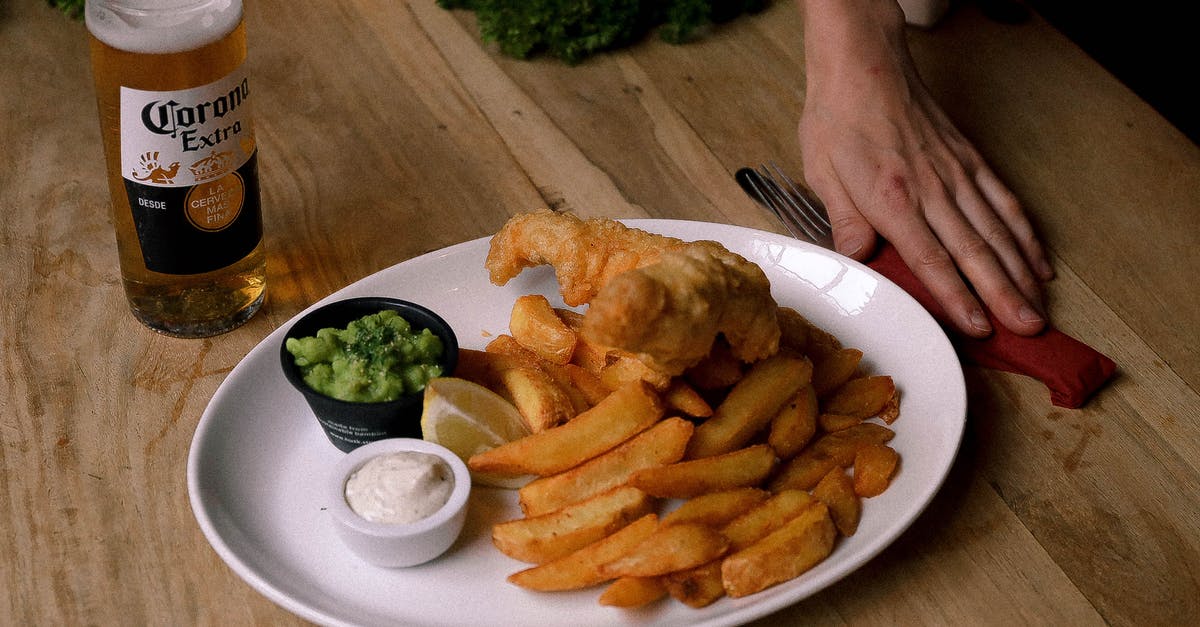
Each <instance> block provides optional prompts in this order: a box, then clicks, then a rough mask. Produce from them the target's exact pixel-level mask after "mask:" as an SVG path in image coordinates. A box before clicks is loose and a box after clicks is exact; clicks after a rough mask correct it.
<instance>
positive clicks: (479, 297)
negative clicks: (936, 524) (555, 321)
mask: <svg viewBox="0 0 1200 627" xmlns="http://www.w3.org/2000/svg"><path fill="white" fill-rule="evenodd" d="M628 224H629V225H630V226H634V227H638V228H641V229H644V230H647V231H652V232H656V233H662V234H665V235H671V236H674V237H678V238H681V239H684V240H697V239H711V240H716V241H719V242H721V243H723V244H725V246H727V247H728V248H729V249H730V250H733V251H734V252H737V253H739V254H741V255H743V256H745V257H746V258H748V259H750V260H752V261H754V262H756V263H758V264H759V265H761V266H762V268H763V270H764V271H765V272H766V273H767V276H768V277H769V278H770V279H771V284H772V286H773V290H774V294H775V297H776V299H777V300H778V301H779V302H780V304H782V305H785V306H789V307H793V308H795V309H797V310H798V311H800V312H801V313H803V314H804V315H805V316H806V317H808V318H809V319H810V320H812V321H813V322H814V323H816V324H818V325H820V326H822V327H824V328H826V329H828V330H829V331H832V332H833V333H834V334H836V335H837V336H838V337H839V338H840V339H841V340H842V342H843V344H845V345H847V346H853V347H856V348H860V349H862V350H863V352H864V353H865V357H864V361H863V363H864V366H865V367H866V368H867V369H868V371H870V372H874V373H880V374H890V375H891V376H892V377H893V378H894V379H895V382H896V385H897V387H898V388H899V390H900V391H901V394H902V397H901V398H902V402H901V417H900V420H898V421H897V422H896V423H895V424H894V425H893V427H894V428H895V430H896V437H895V439H894V440H892V442H891V445H892V446H893V447H895V448H896V450H898V451H899V452H900V454H901V458H902V464H901V469H900V472H899V473H898V474H897V476H896V477H895V479H894V480H893V482H892V485H891V487H890V488H889V489H888V491H887V492H885V493H884V494H883V495H881V496H878V497H875V498H872V499H868V500H866V502H865V503H864V507H863V515H862V521H861V523H860V524H859V527H858V532H857V533H856V534H855V535H854V536H852V537H851V538H848V539H840V540H839V541H838V544H837V545H836V547H835V548H834V551H833V554H832V555H831V556H830V557H829V558H828V559H826V560H825V561H824V562H822V563H821V564H819V565H818V566H816V567H815V568H813V569H812V570H810V571H809V572H807V573H805V574H804V575H802V576H801V577H799V578H797V579H795V580H793V581H790V582H787V583H784V584H781V585H778V586H776V587H774V588H770V589H768V590H765V591H763V592H760V593H758V594H755V595H751V596H748V597H744V598H741V599H729V598H725V599H721V600H720V601H718V602H716V603H714V604H713V605H710V606H709V607H707V608H704V609H699V610H697V609H692V608H689V607H687V606H684V605H683V604H681V603H677V602H675V601H673V600H670V599H667V600H665V601H664V602H660V603H656V604H654V605H652V606H651V607H648V608H643V609H639V610H632V611H631V610H618V609H614V608H608V607H603V606H601V605H599V604H598V603H597V602H596V597H597V596H598V594H599V592H598V590H597V589H589V590H583V591H579V592H568V593H537V592H530V591H526V590H523V589H521V588H518V587H516V586H514V585H511V584H509V583H507V582H506V581H505V577H506V576H507V575H509V574H510V573H513V572H515V571H517V570H520V569H521V568H524V567H525V566H526V565H524V564H522V563H519V562H517V561H514V560H511V559H509V558H508V557H506V556H504V555H503V554H501V553H500V552H499V551H497V550H496V549H495V548H494V547H493V546H492V544H491V541H490V535H491V534H490V527H491V525H492V524H493V523H495V522H499V521H501V520H507V519H510V518H516V517H519V515H520V509H519V507H518V506H517V504H516V495H515V493H514V492H511V491H504V490H492V489H476V490H475V491H474V493H473V494H472V496H471V504H470V510H469V513H468V518H467V523H466V527H465V529H464V530H463V535H462V537H461V538H460V539H459V541H458V542H457V543H456V544H455V545H454V546H453V547H451V549H450V551H448V552H447V553H446V554H445V555H443V556H442V557H441V558H439V559H437V560H434V561H433V562H430V563H427V564H424V565H422V566H418V567H415V568H408V569H398V570H386V569H381V568H376V567H373V566H370V565H368V564H366V563H364V562H362V561H360V560H359V559H357V558H356V557H355V556H354V555H352V554H351V553H350V551H349V550H348V549H346V547H344V546H343V545H342V544H341V542H340V541H339V540H338V538H337V537H336V536H335V534H334V530H333V528H332V524H331V521H330V520H329V516H328V512H327V511H326V509H327V506H328V504H327V503H325V502H323V500H322V498H323V497H322V491H321V490H320V486H321V485H322V481H323V479H324V475H325V473H327V472H329V471H330V469H331V468H333V466H334V464H335V463H336V462H337V461H338V459H339V458H340V457H341V456H342V455H343V454H342V453H341V452H339V451H338V450H337V449H335V448H334V447H333V445H331V444H330V443H329V441H328V440H327V439H326V438H325V435H324V434H323V433H322V431H321V429H320V428H319V427H318V425H317V421H316V420H315V419H314V418H313V417H312V414H311V413H310V412H309V410H308V408H307V406H306V405H305V403H304V400H303V399H302V398H301V397H300V395H299V394H298V393H297V392H296V391H295V390H294V389H292V388H290V387H289V385H288V383H287V381H286V380H285V379H284V377H283V374H282V372H281V370H280V367H279V343H280V342H281V340H282V336H283V334H284V331H285V329H286V327H287V326H288V325H284V327H281V328H280V329H277V330H276V331H274V332H273V333H271V334H270V335H268V336H267V337H266V338H265V339H264V340H263V341H262V342H261V343H260V344H259V345H258V346H256V347H255V348H254V349H253V350H251V351H250V353H249V354H248V355H246V357H245V358H244V359H243V360H242V361H241V363H239V364H238V365H237V367H235V368H234V369H233V371H232V372H230V374H229V376H228V377H227V378H226V380H225V381H224V382H223V383H222V384H221V386H220V387H219V388H218V390H217V392H216V394H214V395H213V398H212V400H211V402H210V403H209V405H208V407H207V409H205V411H204V414H203V415H202V416H201V418H200V422H199V424H198V426H197V428H196V433H195V436H194V439H193V441H192V448H191V451H190V455H189V458H188V467H187V473H188V491H189V496H190V498H191V503H192V509H193V511H194V513H195V516H196V520H197V522H198V523H199V525H200V528H201V529H202V530H203V531H204V534H205V536H207V538H208V540H209V542H210V543H211V544H212V546H213V548H214V549H215V550H216V551H217V553H218V554H219V555H220V556H221V558H222V559H224V560H225V562H226V563H227V564H229V566H230V567H231V568H232V569H233V570H234V571H235V572H236V573H237V574H238V575H239V576H240V577H242V578H243V579H244V580H245V581H246V582H248V583H249V584H250V585H251V586H253V587H254V588H255V589H257V590H258V591H259V592H261V593H262V594H263V595H265V596H267V597H268V598H270V599H271V600H272V601H274V602H276V603H278V604H279V605H281V606H283V607H284V608H286V609H288V610H290V611H292V612H294V613H296V614H297V615H299V616H301V617H303V618H305V619H308V620H311V621H315V622H317V623H322V624H328V625H373V624H406V625H416V624H420V625H454V626H462V625H497V624H504V625H541V624H566V623H568V622H569V623H570V624H571V625H575V626H580V627H582V626H586V625H611V624H613V623H614V622H625V623H629V624H665V623H673V624H689V625H735V624H740V623H744V622H747V621H750V620H753V619H755V618H758V617H760V616H764V615H766V614H768V613H770V612H773V611H775V610H778V609H780V608H783V607H785V606H787V605H790V604H792V603H795V602H796V601H799V600H800V599H803V598H805V597H807V596H809V595H812V594H814V593H816V592H818V591H820V590H821V589H823V588H825V587H827V586H829V585H830V584H832V583H834V582H835V581H837V580H839V579H840V578H842V577H844V576H845V575H847V574H848V573H850V572H852V571H854V570H855V569H856V568H858V567H859V566H861V565H862V564H864V563H866V562H867V560H869V559H871V558H872V557H874V556H875V555H877V554H878V553H879V552H880V551H882V550H883V549H884V548H885V547H886V546H888V545H889V544H890V543H891V542H892V541H893V540H895V539H896V537H897V536H899V535H900V534H901V533H902V532H903V531H904V530H905V529H907V528H908V526H909V524H911V523H912V521H913V520H914V519H915V518H916V517H917V515H918V514H920V513H921V511H922V510H923V509H924V508H925V506H926V505H927V504H928V503H929V501H930V499H931V498H932V497H933V495H934V493H935V492H936V491H937V490H938V488H939V487H940V486H941V484H942V481H943V479H944V478H945V476H946V473H947V472H948V471H949V469H950V465H951V463H952V461H953V459H954V456H955V454H956V452H957V450H958V446H959V443H960V440H961V439H962V433H963V427H964V421H965V418H966V389H965V386H964V383H963V376H962V369H961V368H960V367H959V364H958V360H957V358H956V356H955V353H954V350H953V349H952V347H951V345H950V342H949V340H948V339H947V338H946V336H945V334H944V333H943V332H942V330H941V329H940V328H939V327H938V325H937V323H935V322H934V320H933V319H932V318H931V317H930V316H929V315H928V314H927V313H926V312H925V310H924V309H923V308H922V307H921V306H920V305H919V304H917V302H916V301H914V300H913V299H912V298H911V297H909V296H908V294H906V293H905V292H904V291H902V290H901V289H900V288H899V287H897V286H896V285H895V284H893V283H891V282H890V281H888V280H887V279H885V278H883V277H882V276H880V275H879V274H877V273H876V272H874V271H873V270H870V269H869V268H866V267H865V266H863V265H861V264H858V263H856V262H854V261H851V260H849V259H846V258H845V257H842V256H839V255H837V254H835V253H832V252H829V251H826V250H824V249H821V248H818V247H816V246H812V245H809V244H806V243H803V242H799V241H797V240H794V239H792V238H789V237H785V236H782V235H777V234H773V233H766V232H762V231H756V230H751V229H745V228H740V227H734V226H728V225H719V224H708V223H699V222H687V221H677V220H630V221H628ZM487 248H488V239H487V238H483V239H478V240H474V241H470V242H465V243H462V244H458V245H455V246H451V247H449V248H445V249H442V250H439V251H435V252H432V253H429V254H426V255H422V256H420V257H417V258H414V259H411V260H409V261H405V262H403V263H400V264H398V265H396V266H393V267H391V268H388V269H386V270H383V271H381V272H378V273H376V274H374V275H372V276H369V277H367V278H365V279H363V280H361V281H358V282H356V283H354V284H352V285H350V286H348V287H346V288H345V289H342V290H340V291H338V292H337V293H335V294H332V295H330V296H329V297H328V298H326V299H323V300H322V301H321V302H320V303H316V304H314V305H313V306H314V307H315V306H317V305H319V304H322V303H324V302H328V301H331V300H336V299H342V298H347V297H352V296H368V295H370V296H393V297H398V298H403V299H406V300H411V301H414V302H417V303H421V304H424V305H426V306H428V307H430V308H432V309H434V310H435V311H437V312H438V313H440V314H441V315H442V316H443V317H444V318H445V319H446V320H447V322H449V323H450V324H451V326H452V327H453V328H454V330H455V332H456V333H457V334H458V337H459V342H460V343H461V345H462V346H463V347H466V348H482V347H483V346H484V345H486V343H487V341H488V340H489V339H490V338H491V337H494V336H495V335H497V334H499V333H503V332H505V331H506V327H507V325H508V317H509V313H510V310H511V307H512V303H513V301H514V300H515V299H516V298H517V296H519V295H522V294H528V293H542V294H545V295H546V296H547V297H548V298H550V299H551V302H552V303H554V304H556V305H561V299H560V298H559V297H558V285H557V283H556V282H555V280H554V275H553V273H552V271H550V269H549V268H545V267H543V268H536V269H532V270H527V271H525V273H523V274H522V275H520V276H519V277H517V278H516V279H514V280H513V281H511V282H509V284H508V285H506V286H504V287H497V286H495V285H492V284H491V283H490V282H489V281H488V278H487V272H486V270H484V267H483V261H484V258H485V256H486V254H487ZM302 314H303V312H302V313H301V314H297V318H298V317H299V316H300V315H302Z"/></svg>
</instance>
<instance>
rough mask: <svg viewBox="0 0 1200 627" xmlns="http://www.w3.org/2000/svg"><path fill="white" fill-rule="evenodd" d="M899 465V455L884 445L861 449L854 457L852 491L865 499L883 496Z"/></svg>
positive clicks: (873, 445)
mask: <svg viewBox="0 0 1200 627" xmlns="http://www.w3.org/2000/svg"><path fill="white" fill-rule="evenodd" d="M899 463H900V454H899V453H897V452H896V449H894V448H892V447H890V446H887V445H886V444H872V445H870V446H864V447H862V448H861V449H859V450H858V452H857V453H855V455H854V491H855V492H856V493H857V494H858V495H859V496H866V497H871V496H879V495H880V494H883V492H884V490H887V488H888V485H889V484H890V483H891V481H892V475H894V474H895V473H896V466H897V465H898V464H899Z"/></svg>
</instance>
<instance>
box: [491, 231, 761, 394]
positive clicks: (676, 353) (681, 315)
mask: <svg viewBox="0 0 1200 627" xmlns="http://www.w3.org/2000/svg"><path fill="white" fill-rule="evenodd" d="M543 264H549V265H551V266H553V267H554V270H555V276H556V277H557V279H558V282H559V287H560V289H561V291H562V297H563V301H564V302H565V303H567V304H568V305H571V306H577V305H582V304H584V303H588V304H589V307H588V310H587V312H586V313H585V315H584V325H583V330H582V332H583V334H584V336H585V337H586V338H587V339H588V340H589V341H591V342H595V343H598V344H601V345H605V346H612V347H614V348H619V349H622V350H626V351H629V352H632V353H635V354H637V355H638V356H639V357H641V358H642V360H643V361H645V362H646V363H647V364H649V365H650V366H651V367H653V368H655V369H656V370H659V371H661V372H664V373H667V374H671V375H675V374H679V373H682V372H683V371H684V370H685V369H687V368H688V367H689V366H692V365H694V364H696V363H697V362H699V361H700V360H701V359H703V358H704V357H705V356H706V355H708V353H709V350H710V349H711V348H712V344H713V341H714V340H715V339H716V337H717V335H718V334H722V335H724V336H725V339H726V340H727V341H728V342H729V345H730V347H731V348H732V350H733V353H734V355H736V356H737V357H738V358H739V359H741V360H742V361H745V362H752V361H757V360H759V359H762V358H765V357H768V356H770V355H772V354H774V353H775V352H776V351H777V350H778V348H779V322H778V320H777V317H776V311H777V308H778V306H777V305H776V303H775V300H774V298H772V297H771V284H770V281H768V279H767V277H766V275H765V274H764V273H763V271H762V269H761V268H759V267H758V266H757V265H756V264H754V263H751V262H749V261H747V260H746V259H745V258H743V257H741V256H739V255H737V254H734V253H732V252H730V251H729V250H727V249H725V247H724V246H721V245H720V244H718V243H716V242H709V241H698V242H684V241H682V240H679V239H675V238H673V237H666V236H663V235H656V234H653V233H647V232H645V231H642V230H640V229H633V228H629V227H626V226H624V225H622V224H621V223H619V222H616V221H613V220H600V219H594V220H581V219H579V218H578V217H576V216H573V215H570V214H560V213H554V212H551V211H541V212H535V213H528V214H523V215H518V216H515V217H513V218H512V219H510V220H509V221H508V223H506V224H505V225H504V227H502V228H501V229H500V231H499V232H498V233H497V234H496V236H495V237H493V238H492V242H491V248H490V250H489V251H488V257H487V261H486V267H487V269H488V271H489V272H490V275H491V280H492V282H493V283H495V284H497V285H503V284H505V283H507V282H508V281H509V280H510V279H512V278H513V277H515V276H516V275H517V274H520V272H521V271H522V270H524V269H525V268H529V267H533V266H537V265H543Z"/></svg>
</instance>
